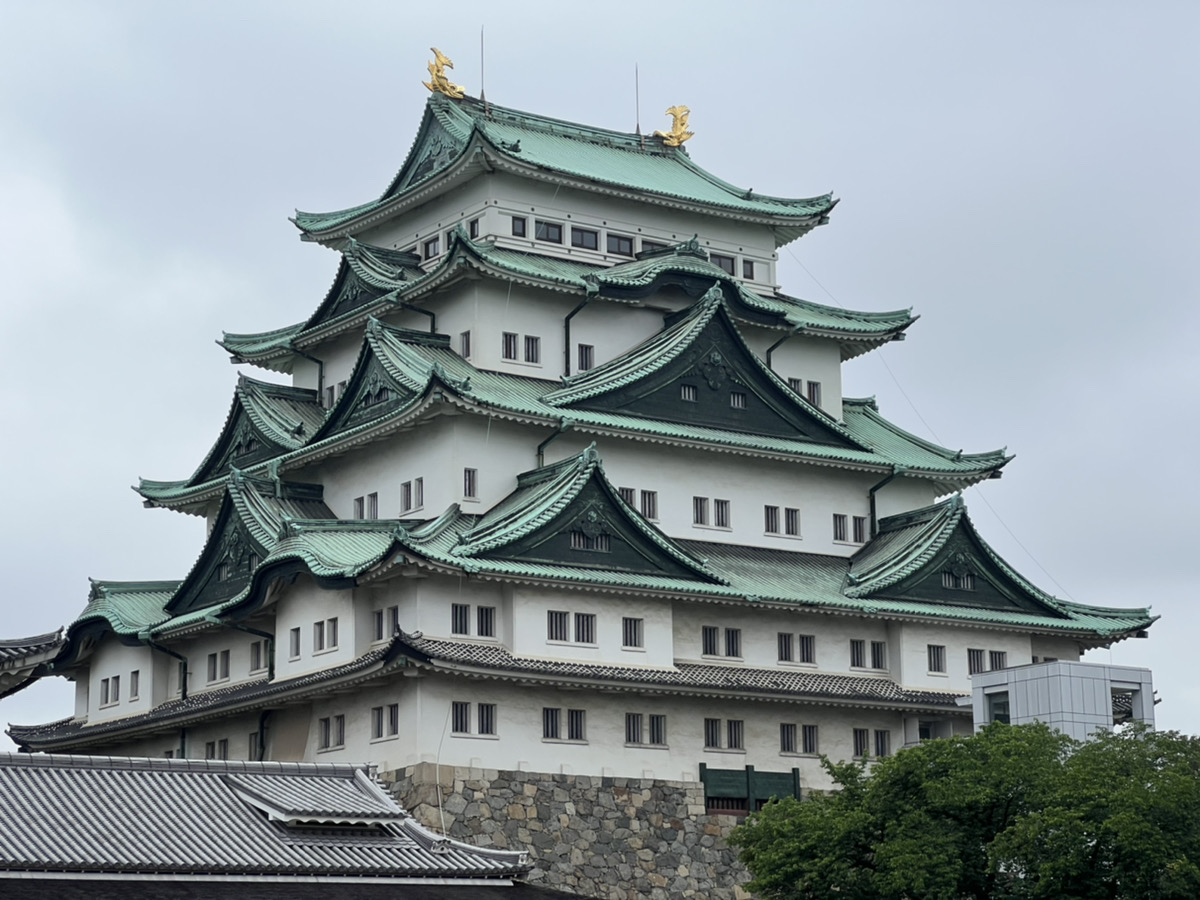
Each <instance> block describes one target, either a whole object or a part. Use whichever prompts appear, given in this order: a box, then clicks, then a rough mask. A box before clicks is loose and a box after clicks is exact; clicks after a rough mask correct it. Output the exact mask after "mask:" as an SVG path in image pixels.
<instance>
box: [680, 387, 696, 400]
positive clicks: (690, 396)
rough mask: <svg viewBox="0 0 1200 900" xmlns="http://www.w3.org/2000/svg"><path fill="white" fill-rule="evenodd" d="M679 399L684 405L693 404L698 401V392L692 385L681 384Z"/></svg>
mask: <svg viewBox="0 0 1200 900" xmlns="http://www.w3.org/2000/svg"><path fill="white" fill-rule="evenodd" d="M679 399H680V400H682V401H683V402H684V403H695V402H696V401H697V400H699V399H700V392H699V391H698V390H697V389H696V386H695V385H694V384H681V385H680V386H679Z"/></svg>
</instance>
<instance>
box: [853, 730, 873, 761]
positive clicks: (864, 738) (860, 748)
mask: <svg viewBox="0 0 1200 900" xmlns="http://www.w3.org/2000/svg"><path fill="white" fill-rule="evenodd" d="M870 748H871V732H869V731H868V730H867V729H865V728H855V729H854V756H855V758H856V759H862V758H863V757H865V756H866V755H867V753H868V752H869V750H870Z"/></svg>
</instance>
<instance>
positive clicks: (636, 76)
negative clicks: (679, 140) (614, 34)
mask: <svg viewBox="0 0 1200 900" xmlns="http://www.w3.org/2000/svg"><path fill="white" fill-rule="evenodd" d="M633 105H634V120H635V121H636V122H637V136H638V137H639V138H641V141H642V149H643V150H645V149H646V138H645V136H644V135H643V134H642V82H641V75H640V73H639V72H638V64H637V63H634V64H633Z"/></svg>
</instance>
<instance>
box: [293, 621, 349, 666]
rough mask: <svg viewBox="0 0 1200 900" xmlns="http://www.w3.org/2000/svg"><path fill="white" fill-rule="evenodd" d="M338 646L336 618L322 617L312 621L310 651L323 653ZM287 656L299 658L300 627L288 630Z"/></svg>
mask: <svg viewBox="0 0 1200 900" xmlns="http://www.w3.org/2000/svg"><path fill="white" fill-rule="evenodd" d="M337 647H338V619H337V616H333V617H332V618H329V619H322V620H320V621H319V622H313V626H312V652H313V653H324V652H325V651H327V650H336V649H337ZM288 658H289V659H299V658H300V629H299V628H293V629H292V630H291V631H289V632H288Z"/></svg>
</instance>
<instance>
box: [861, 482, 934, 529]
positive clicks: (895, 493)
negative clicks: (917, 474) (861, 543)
mask: <svg viewBox="0 0 1200 900" xmlns="http://www.w3.org/2000/svg"><path fill="white" fill-rule="evenodd" d="M879 480H880V481H882V480H883V478H882V477H881V478H880V479H879ZM937 498H938V493H937V489H936V488H935V487H934V485H933V482H932V481H928V480H926V479H924V478H906V477H904V476H901V477H900V478H897V479H896V480H895V481H892V482H890V483H889V484H888V485H887V486H885V487H883V488H880V489H879V490H878V491H876V492H875V514H876V515H877V516H878V517H879V518H880V519H886V518H887V517H888V516H895V515H899V514H900V513H904V512H908V511H909V510H913V509H921V508H923V507H926V506H930V505H931V504H933V503H934V502H935V501H936V500H937Z"/></svg>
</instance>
